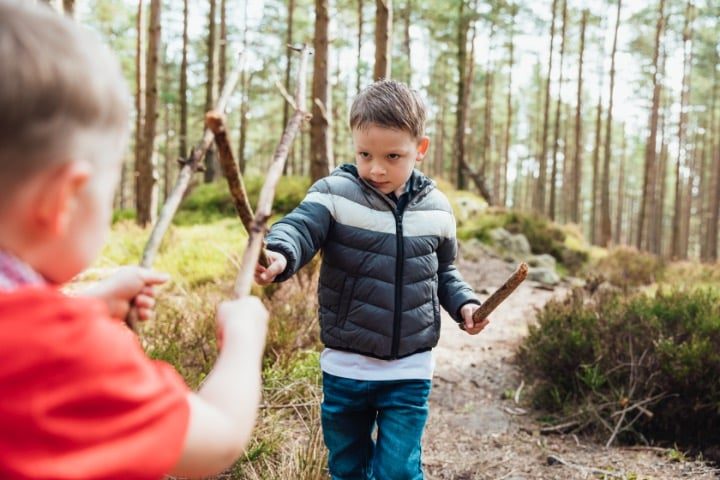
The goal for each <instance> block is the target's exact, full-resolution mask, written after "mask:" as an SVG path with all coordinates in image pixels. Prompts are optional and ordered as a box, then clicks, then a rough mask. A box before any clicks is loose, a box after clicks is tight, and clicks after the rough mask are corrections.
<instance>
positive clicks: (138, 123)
mask: <svg viewBox="0 0 720 480" xmlns="http://www.w3.org/2000/svg"><path fill="white" fill-rule="evenodd" d="M143 13H144V7H143V0H138V8H137V16H136V28H137V38H136V41H135V167H134V168H133V170H134V172H133V180H134V182H133V183H134V186H135V188H134V190H135V210H136V211H137V212H139V211H140V183H141V182H140V170H141V168H142V167H141V164H142V161H143V159H142V157H143V152H144V148H143V136H144V135H145V55H144V50H143V45H144V43H145V26H144V24H143Z"/></svg>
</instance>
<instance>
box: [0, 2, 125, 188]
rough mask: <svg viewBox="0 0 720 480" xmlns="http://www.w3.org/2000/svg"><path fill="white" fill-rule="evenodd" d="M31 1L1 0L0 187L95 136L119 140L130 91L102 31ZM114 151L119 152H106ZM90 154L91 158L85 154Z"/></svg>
mask: <svg viewBox="0 0 720 480" xmlns="http://www.w3.org/2000/svg"><path fill="white" fill-rule="evenodd" d="M34 3H35V2H29V1H20V0H0V195H3V196H5V198H7V197H6V195H8V193H9V192H10V191H12V190H14V189H15V188H17V187H18V186H21V185H22V183H23V182H24V181H25V180H27V179H28V178H30V177H31V176H32V175H34V174H36V173H37V172H39V171H41V170H43V169H46V168H48V167H50V166H52V165H53V164H59V163H62V162H66V161H68V160H71V159H72V160H78V158H77V156H79V155H82V154H83V153H82V152H85V151H86V150H87V149H88V148H89V147H88V146H87V144H88V143H92V141H93V137H105V138H107V136H108V135H111V136H113V137H114V138H115V139H119V138H122V139H123V141H120V142H112V143H114V144H116V145H123V144H124V143H123V142H124V138H125V136H126V135H127V131H128V115H129V106H130V102H129V99H130V97H129V93H128V90H127V87H126V85H125V81H124V79H123V76H122V73H121V71H120V68H119V64H118V61H117V60H116V58H115V55H113V54H112V53H111V52H110V50H109V49H108V48H106V47H105V46H104V45H103V43H102V42H101V41H100V39H99V38H98V37H97V36H96V35H94V34H92V33H91V32H89V31H87V30H85V29H84V28H82V27H80V26H79V25H77V24H75V23H74V22H72V21H71V20H70V19H67V18H64V17H62V16H61V15H59V14H58V13H57V12H55V11H53V10H51V9H50V8H47V7H45V6H42V5H35V4H34ZM108 153H116V152H108ZM84 160H91V159H84Z"/></svg>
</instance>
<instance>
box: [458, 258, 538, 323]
mask: <svg viewBox="0 0 720 480" xmlns="http://www.w3.org/2000/svg"><path fill="white" fill-rule="evenodd" d="M527 274H528V265H527V263H525V262H522V263H521V264H520V265H518V268H517V270H515V272H514V273H513V274H512V275H510V278H508V279H507V281H505V283H504V284H503V285H502V286H501V287H500V288H498V289H497V290H495V291H494V292H493V294H492V295H490V296H489V297H488V298H487V300H485V301H484V302H483V303H482V304H481V305H480V308H478V309H477V310H475V313H473V321H474V322H475V323H476V324H478V323H480V322H482V321H483V320H485V319H486V318H487V316H488V315H490V313H492V311H493V310H495V309H496V308H497V307H498V305H500V304H501V303H502V302H503V301H504V300H505V299H506V298H507V297H508V296H510V294H511V293H512V292H513V291H514V290H515V289H516V288H517V287H518V286H519V285H520V284H521V283H522V282H523V281H524V280H525V279H526V278H527ZM464 326H465V325H464V324H462V323H461V324H460V328H463V329H464Z"/></svg>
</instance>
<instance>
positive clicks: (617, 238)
mask: <svg viewBox="0 0 720 480" xmlns="http://www.w3.org/2000/svg"><path fill="white" fill-rule="evenodd" d="M622 132H623V137H622V147H621V148H620V165H619V167H618V183H617V204H616V205H615V228H614V229H613V235H614V239H613V242H614V243H615V245H620V244H621V243H622V240H623V238H622V237H623V235H622V233H623V230H624V229H623V207H624V206H625V166H626V165H625V163H626V160H627V158H626V156H627V151H626V149H627V138H626V136H625V127H624V126H623V129H622ZM626 235H627V236H626V237H625V243H628V244H629V243H631V239H632V232H629V231H626Z"/></svg>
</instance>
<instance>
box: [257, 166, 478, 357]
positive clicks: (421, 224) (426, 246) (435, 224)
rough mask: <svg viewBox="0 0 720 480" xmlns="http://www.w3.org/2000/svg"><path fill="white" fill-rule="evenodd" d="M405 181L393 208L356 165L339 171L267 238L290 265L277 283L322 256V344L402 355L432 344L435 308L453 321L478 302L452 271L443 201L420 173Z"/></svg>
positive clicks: (451, 235)
mask: <svg viewBox="0 0 720 480" xmlns="http://www.w3.org/2000/svg"><path fill="white" fill-rule="evenodd" d="M409 182H410V184H409V190H408V192H409V195H408V198H407V202H405V201H402V200H401V201H400V202H397V203H396V202H394V201H393V200H392V199H390V198H389V197H388V196H386V195H384V194H382V193H381V192H380V191H378V190H376V189H375V188H374V187H372V186H371V185H369V184H368V183H367V182H365V181H364V180H362V179H361V178H359V176H358V174H357V169H356V167H355V166H354V165H343V166H341V167H338V168H337V169H336V170H335V171H334V172H333V173H332V174H331V175H330V176H328V177H326V178H323V179H321V180H319V181H318V182H316V183H315V184H314V185H313V186H312V187H311V188H310V190H309V191H308V194H307V196H306V197H305V199H304V200H303V201H302V203H301V204H300V205H299V206H298V207H297V208H296V209H295V210H293V211H292V212H291V213H290V214H288V215H287V216H286V217H285V218H283V219H282V220H280V221H279V222H277V223H276V224H275V225H273V227H272V228H271V230H270V232H269V233H268V235H267V238H266V240H267V248H268V249H270V250H273V251H276V252H280V253H282V254H283V255H285V257H286V258H287V260H288V266H287V268H286V270H285V271H284V272H283V273H282V274H281V275H279V276H278V277H277V278H276V281H283V280H286V279H287V278H289V277H290V276H292V275H293V274H294V273H295V272H297V271H298V270H299V269H300V268H301V267H302V266H303V265H305V264H306V263H307V262H308V261H310V259H311V258H312V257H313V256H314V255H315V253H316V252H317V251H318V250H320V249H322V252H323V256H322V267H321V270H320V285H319V287H318V297H319V308H320V326H321V338H322V341H323V342H324V343H325V345H326V346H327V347H330V348H335V349H339V350H347V351H351V352H356V353H361V354H363V355H369V356H372V357H376V358H381V359H396V358H402V357H406V356H408V355H412V354H413V353H417V352H421V351H426V350H429V349H431V348H433V347H434V346H435V345H437V342H438V339H439V338H440V306H442V307H443V308H445V310H447V311H448V312H449V313H450V315H451V316H452V317H453V319H454V320H455V321H460V319H459V311H460V307H462V306H463V305H464V304H466V303H469V302H475V303H479V302H478V301H477V299H476V297H475V294H474V292H473V290H472V288H471V287H470V286H469V285H468V284H467V283H465V282H464V281H463V279H462V277H461V276H460V274H459V272H458V271H457V269H456V268H455V266H454V265H453V260H454V259H455V255H456V252H457V246H456V239H455V218H454V216H453V213H452V210H451V208H450V204H449V202H448V200H447V198H446V197H445V195H443V194H442V193H441V192H440V191H439V190H437V189H436V188H435V183H434V182H433V181H432V180H430V179H429V178H427V177H426V176H424V175H423V174H422V173H420V172H419V171H417V170H415V171H414V172H413V174H412V177H411V178H410V180H409ZM403 206H404V208H403ZM398 207H399V208H398Z"/></svg>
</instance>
